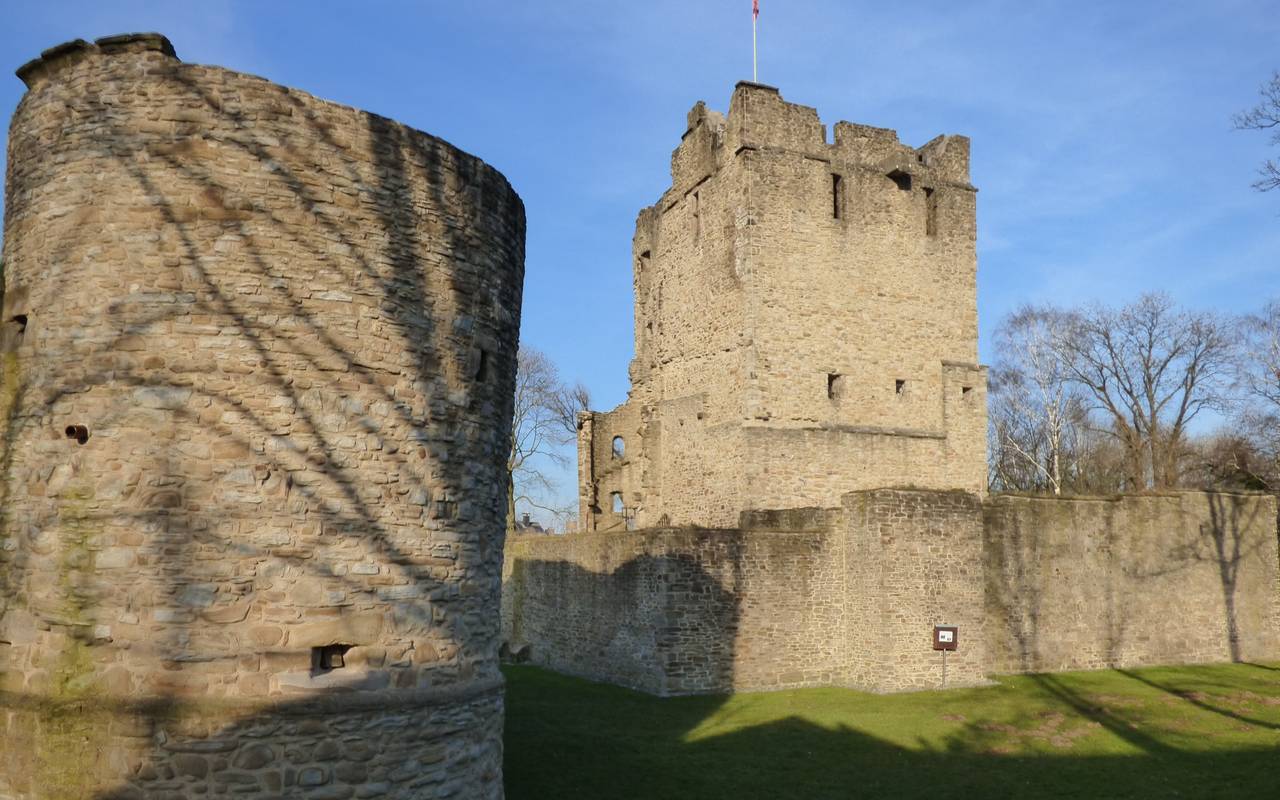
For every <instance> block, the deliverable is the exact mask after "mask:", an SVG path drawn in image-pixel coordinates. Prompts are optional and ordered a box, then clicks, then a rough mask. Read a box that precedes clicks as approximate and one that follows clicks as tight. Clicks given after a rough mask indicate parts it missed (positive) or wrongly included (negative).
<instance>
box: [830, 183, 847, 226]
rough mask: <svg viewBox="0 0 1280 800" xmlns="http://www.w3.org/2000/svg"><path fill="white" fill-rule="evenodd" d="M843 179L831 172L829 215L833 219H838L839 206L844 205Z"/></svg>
mask: <svg viewBox="0 0 1280 800" xmlns="http://www.w3.org/2000/svg"><path fill="white" fill-rule="evenodd" d="M843 184H844V179H843V178H841V177H840V176H839V175H836V174H835V173H832V174H831V216H832V218H833V219H840V207H841V206H842V205H844V203H843V200H844V198H843V197H842V195H843V193H844V192H843V188H844V187H843Z"/></svg>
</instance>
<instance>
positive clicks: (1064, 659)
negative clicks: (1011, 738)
mask: <svg viewBox="0 0 1280 800" xmlns="http://www.w3.org/2000/svg"><path fill="white" fill-rule="evenodd" d="M985 551H986V606H987V624H988V631H989V641H990V647H989V650H990V659H991V661H990V667H989V668H990V670H991V671H993V672H1035V671H1054V670H1069V669H1097V668H1101V667H1130V666H1141V665H1146V664H1187V663H1198V662H1215V661H1233V660H1244V661H1259V660H1274V659H1276V658H1280V575H1278V573H1277V564H1278V563H1280V556H1278V554H1277V546H1276V501H1275V498H1273V497H1269V496H1266V495H1240V494H1228V493H1201V492H1180V493H1173V494H1157V495H1135V496H1124V497H1112V498H1072V499H1056V498H1047V497H1036V498H1033V497H1013V496H1003V497H998V498H995V499H994V500H993V501H992V502H991V503H989V504H988V505H987V508H986V525H985Z"/></svg>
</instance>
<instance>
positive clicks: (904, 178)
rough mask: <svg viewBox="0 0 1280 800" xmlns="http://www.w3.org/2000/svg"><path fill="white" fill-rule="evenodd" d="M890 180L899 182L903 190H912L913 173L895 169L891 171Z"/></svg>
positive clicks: (899, 186) (898, 184)
mask: <svg viewBox="0 0 1280 800" xmlns="http://www.w3.org/2000/svg"><path fill="white" fill-rule="evenodd" d="M889 180H891V181H893V182H894V183H895V184H897V186H898V188H899V189H901V190H902V191H904V192H909V191H911V173H909V172H903V171H902V170H900V169H895V170H893V171H892V172H890V173H889Z"/></svg>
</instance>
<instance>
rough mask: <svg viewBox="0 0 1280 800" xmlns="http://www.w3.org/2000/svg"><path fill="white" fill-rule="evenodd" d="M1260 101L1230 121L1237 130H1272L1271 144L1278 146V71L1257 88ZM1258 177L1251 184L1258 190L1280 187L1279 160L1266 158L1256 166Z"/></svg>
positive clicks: (1279, 142)
mask: <svg viewBox="0 0 1280 800" xmlns="http://www.w3.org/2000/svg"><path fill="white" fill-rule="evenodd" d="M1258 94H1260V95H1262V101H1261V102H1260V103H1258V105H1256V106H1254V107H1253V108H1251V109H1249V110H1248V111H1242V112H1240V113H1239V114H1236V115H1235V116H1234V117H1233V118H1232V122H1234V123H1235V126H1236V128H1237V129H1238V130H1252V131H1272V133H1271V144H1272V145H1276V146H1280V72H1276V73H1274V74H1272V76H1271V80H1269V81H1267V82H1266V83H1264V84H1262V87H1261V88H1260V89H1259V90H1258ZM1258 174H1259V176H1260V177H1259V178H1258V180H1257V182H1255V183H1254V184H1253V186H1254V188H1255V189H1257V190H1258V191H1260V192H1269V191H1271V190H1272V189H1275V188H1277V187H1280V161H1277V160H1276V159H1274V158H1268V159H1267V160H1266V161H1263V162H1262V166H1261V167H1259V168H1258Z"/></svg>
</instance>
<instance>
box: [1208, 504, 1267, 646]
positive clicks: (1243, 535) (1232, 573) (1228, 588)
mask: <svg viewBox="0 0 1280 800" xmlns="http://www.w3.org/2000/svg"><path fill="white" fill-rule="evenodd" d="M1205 502H1206V503H1207V504H1208V506H1209V524H1208V525H1201V526H1200V536H1201V541H1202V542H1204V544H1206V545H1207V547H1206V550H1207V553H1205V552H1204V551H1201V550H1199V549H1197V551H1196V553H1195V555H1196V557H1197V558H1198V559H1199V560H1202V561H1203V560H1209V561H1212V562H1213V564H1214V565H1215V566H1216V567H1217V568H1218V577H1219V579H1220V580H1221V581H1222V607H1223V613H1224V615H1225V617H1226V618H1225V619H1224V620H1223V623H1224V624H1225V625H1226V629H1227V645H1228V647H1230V648H1231V660H1232V661H1240V660H1241V653H1240V624H1239V618H1238V616H1237V609H1236V601H1237V596H1238V589H1239V586H1238V583H1237V582H1238V579H1239V577H1240V565H1241V563H1242V562H1243V561H1244V560H1245V559H1246V558H1249V557H1252V556H1254V555H1255V554H1257V553H1258V551H1259V550H1261V549H1262V548H1263V547H1264V546H1266V544H1267V542H1266V541H1265V539H1264V538H1263V537H1260V536H1255V537H1254V539H1253V541H1252V542H1250V541H1249V540H1248V534H1247V532H1248V531H1251V530H1253V529H1254V528H1255V527H1256V526H1257V524H1258V522H1259V521H1260V520H1259V514H1260V513H1261V510H1262V506H1260V505H1259V504H1258V503H1256V502H1246V498H1242V497H1238V496H1234V495H1225V494H1211V495H1207V496H1206V497H1205ZM1202 553H1204V555H1202ZM1206 555H1207V559H1206V558H1205V556H1206ZM1278 622H1280V621H1278Z"/></svg>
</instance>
